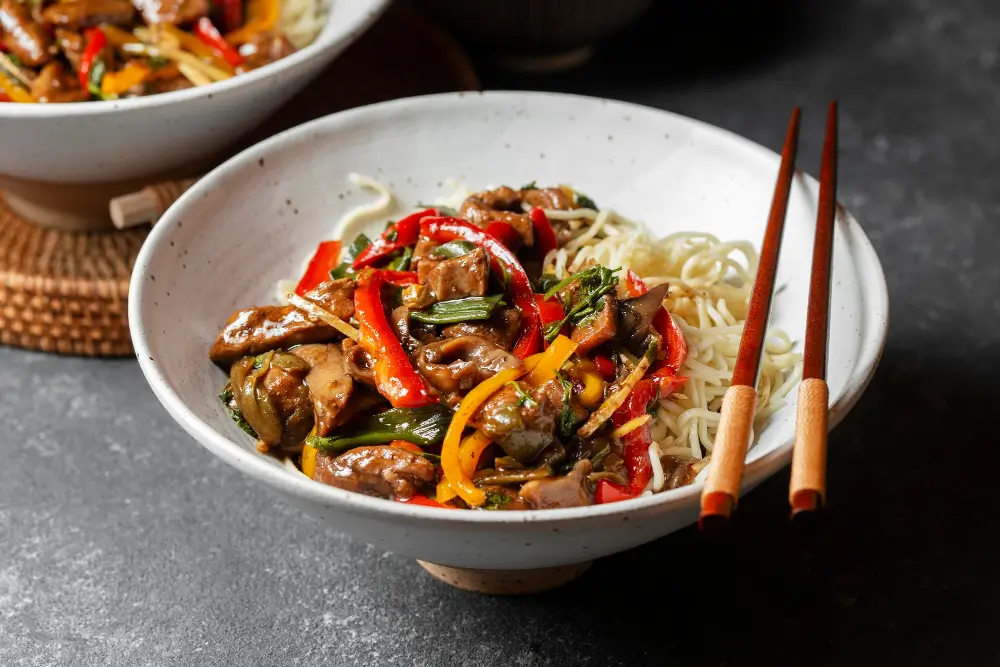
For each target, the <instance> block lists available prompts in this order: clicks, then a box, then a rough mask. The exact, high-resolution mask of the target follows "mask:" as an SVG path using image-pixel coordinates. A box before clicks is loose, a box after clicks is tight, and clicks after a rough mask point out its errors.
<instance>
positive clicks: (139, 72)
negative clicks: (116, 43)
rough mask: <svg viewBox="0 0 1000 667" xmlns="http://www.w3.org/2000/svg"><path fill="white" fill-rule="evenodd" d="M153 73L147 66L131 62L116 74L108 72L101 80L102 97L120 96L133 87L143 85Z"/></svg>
mask: <svg viewBox="0 0 1000 667" xmlns="http://www.w3.org/2000/svg"><path fill="white" fill-rule="evenodd" d="M152 73H153V70H152V68H150V67H149V65H147V64H145V63H142V62H136V61H131V62H128V63H125V66H124V67H122V68H121V69H120V70H118V71H117V72H108V73H107V74H105V75H104V78H103V79H101V94H102V95H121V94H122V93H124V92H126V91H128V90H129V89H130V88H132V87H134V86H138V85H139V84H141V83H145V82H146V80H147V79H148V78H149V75H150V74H152Z"/></svg>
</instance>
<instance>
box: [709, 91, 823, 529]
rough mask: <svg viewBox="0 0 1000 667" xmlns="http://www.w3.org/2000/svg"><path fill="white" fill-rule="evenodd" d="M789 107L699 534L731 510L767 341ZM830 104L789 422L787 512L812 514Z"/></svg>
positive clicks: (817, 471) (791, 127)
mask: <svg viewBox="0 0 1000 667" xmlns="http://www.w3.org/2000/svg"><path fill="white" fill-rule="evenodd" d="M800 117H801V111H800V109H799V108H798V107H796V108H795V109H794V110H793V111H792V118H791V121H790V122H789V124H788V134H787V135H786V137H785V146H784V148H783V149H782V152H781V167H780V169H779V171H778V180H777V183H776V185H775V189H774V198H773V199H772V201H771V212H770V215H769V217H768V221H767V228H766V230H765V232H764V242H763V244H762V246H761V252H760V262H759V265H758V268H757V276H756V277H755V279H754V284H753V291H752V292H751V296H750V306H749V309H748V311H747V318H746V324H745V325H744V328H743V334H742V336H741V338H740V348H739V352H738V353H737V357H736V366H735V368H734V369H733V380H732V384H731V386H730V387H729V389H728V390H727V391H726V394H725V396H724V397H723V400H722V414H721V416H720V420H719V428H718V430H717V431H716V436H715V447H714V448H713V452H712V465H711V468H710V470H709V474H708V480H707V481H706V483H705V489H704V491H703V492H702V496H701V516H700V518H699V520H698V525H699V526H700V527H701V528H702V530H705V529H707V528H710V527H711V526H712V524H716V523H720V522H724V521H725V520H727V519H728V518H729V516H730V514H731V513H732V511H733V510H734V509H735V507H736V503H737V500H738V498H739V493H740V481H741V478H742V476H743V466H744V462H745V460H746V455H747V450H748V448H749V445H750V433H751V428H752V426H753V420H754V413H755V411H756V405H757V391H756V389H755V387H756V384H757V377H758V374H759V370H760V358H761V354H762V353H763V349H764V342H765V340H766V338H767V321H768V317H769V315H770V311H771V299H772V297H773V295H774V277H775V272H776V269H777V265H778V254H779V251H780V246H781V236H782V231H783V229H784V225H785V214H786V212H787V210H788V196H789V193H790V191H791V186H792V179H793V178H794V175H795V156H796V153H797V152H798V142H799V119H800ZM836 191H837V102H836V101H832V102H830V106H829V109H828V111H827V118H826V137H825V139H824V143H823V158H822V163H821V167H820V185H819V210H818V213H817V216H816V235H815V239H814V241H813V257H812V269H811V276H810V282H809V305H808V309H807V314H806V336H805V353H804V357H803V363H802V382H801V384H800V385H799V396H798V411H797V413H796V421H795V447H794V450H793V454H792V479H791V484H790V488H789V493H788V500H789V503H790V505H791V508H792V513H793V515H795V514H798V513H801V512H811V511H815V510H817V509H819V508H820V507H821V506H822V504H823V500H824V498H825V496H826V438H827V430H828V421H829V407H828V406H829V392H828V389H827V384H826V351H827V350H826V348H827V340H828V330H829V327H828V320H829V312H830V274H831V269H832V258H833V222H834V215H835V207H836V201H837V195H836Z"/></svg>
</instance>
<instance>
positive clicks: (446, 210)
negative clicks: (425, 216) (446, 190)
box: [417, 202, 458, 218]
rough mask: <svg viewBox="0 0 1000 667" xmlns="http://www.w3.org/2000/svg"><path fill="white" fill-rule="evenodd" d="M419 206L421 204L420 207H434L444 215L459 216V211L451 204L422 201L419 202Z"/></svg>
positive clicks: (448, 216)
mask: <svg viewBox="0 0 1000 667" xmlns="http://www.w3.org/2000/svg"><path fill="white" fill-rule="evenodd" d="M417 206H419V207H420V208H432V209H434V210H435V211H437V212H438V215H443V216H445V217H447V218H457V217H458V211H456V210H455V209H453V208H452V207H450V206H441V205H439V204H421V203H420V202H417Z"/></svg>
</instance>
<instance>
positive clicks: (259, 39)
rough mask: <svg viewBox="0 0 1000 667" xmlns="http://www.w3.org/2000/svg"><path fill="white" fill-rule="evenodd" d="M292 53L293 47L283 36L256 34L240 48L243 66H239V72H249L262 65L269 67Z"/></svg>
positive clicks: (293, 51)
mask: <svg viewBox="0 0 1000 667" xmlns="http://www.w3.org/2000/svg"><path fill="white" fill-rule="evenodd" d="M293 53H295V47H294V46H293V45H292V43H291V42H289V41H288V38H286V37H285V36H284V35H274V34H270V33H257V34H256V35H254V36H253V38H252V39H251V40H250V41H249V42H247V43H246V44H244V45H243V46H242V47H240V55H242V56H243V59H244V60H243V64H242V65H240V71H243V72H249V71H250V70H254V69H257V68H259V67H263V66H264V65H270V64H271V63H273V62H275V61H277V60H281V59H282V58H284V57H286V56H290V55H292V54H293Z"/></svg>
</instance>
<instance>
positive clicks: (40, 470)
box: [0, 0, 1000, 666]
mask: <svg viewBox="0 0 1000 667" xmlns="http://www.w3.org/2000/svg"><path fill="white" fill-rule="evenodd" d="M686 5H697V8H695V9H692V8H689V7H686ZM686 5H681V3H669V4H662V5H661V6H660V7H659V8H658V9H657V10H655V12H654V13H653V14H651V15H649V16H647V17H646V19H645V20H644V21H643V23H642V24H641V25H640V26H638V27H637V28H636V29H635V30H633V31H632V32H630V33H629V34H628V35H625V36H623V37H621V38H619V39H617V40H615V41H614V42H613V43H611V44H609V45H607V47H606V48H605V49H604V50H602V51H601V53H600V54H599V56H598V57H597V58H596V59H595V60H594V61H592V62H591V63H589V64H588V65H587V66H586V67H585V68H583V69H581V70H579V71H577V72H574V73H571V74H565V75H560V76H555V77H548V78H522V77H514V76H510V75H501V74H497V73H486V74H485V75H484V77H483V78H484V81H485V82H486V84H487V85H488V86H489V87H491V88H523V87H528V88H538V89H554V90H565V91H575V92H581V93H586V94H593V95H602V96H607V97H612V98H618V99H625V100H631V101H636V102H641V103H646V104H651V105H655V106H659V107H663V108H668V109H671V110H673V111H677V112H680V113H682V114H686V115H689V116H693V117H695V118H699V119H702V120H706V121H708V122H710V123H714V124H717V125H720V126H722V127H725V128H728V129H731V130H733V131H735V132H738V133H740V134H743V135H745V136H747V137H749V138H751V139H753V140H755V141H758V142H760V143H762V144H764V145H767V146H769V147H771V148H774V149H778V148H779V147H780V143H781V140H782V136H783V133H784V128H785V123H786V121H787V116H788V112H789V109H790V107H791V106H792V105H793V104H803V105H805V107H806V109H805V112H806V116H805V125H804V128H803V137H802V148H803V151H802V153H801V162H800V164H801V165H802V166H804V167H805V168H807V169H808V170H809V171H811V172H813V173H815V172H816V171H817V168H816V165H817V164H818V159H819V148H820V141H821V128H822V122H823V113H824V108H825V104H826V101H827V99H828V98H829V97H831V96H837V97H838V98H839V99H840V101H841V110H842V133H841V146H842V158H841V170H840V179H841V199H842V200H843V201H844V203H845V204H847V206H848V207H850V208H851V209H852V210H853V211H854V212H855V213H856V215H857V216H858V218H859V220H860V221H861V223H862V225H863V226H864V227H865V229H866V230H867V232H868V234H869V235H870V236H871V238H872V241H873V242H874V244H875V247H876V249H877V250H878V252H879V255H880V256H881V258H882V261H883V263H884V265H885V269H886V273H887V275H888V280H889V286H890V291H891V296H892V318H891V320H892V322H891V328H890V337H889V344H888V346H887V349H886V351H885V356H884V360H883V363H882V366H881V368H880V370H879V372H878V375H877V377H876V379H875V381H874V383H873V384H872V386H871V388H870V389H869V391H868V393H867V395H866V396H865V398H864V399H863V400H862V401H861V403H860V404H859V405H858V407H857V409H856V410H855V411H854V412H853V413H852V414H851V415H850V416H849V417H848V418H847V419H846V421H845V422H844V423H843V424H842V425H841V426H840V427H839V428H838V430H837V431H836V432H835V433H834V435H833V436H832V440H831V455H830V483H831V490H832V495H831V505H830V512H829V515H828V516H827V524H826V526H825V527H824V529H823V530H822V531H821V532H820V533H819V537H809V536H807V535H798V534H796V533H794V532H793V531H791V530H789V527H788V525H787V524H786V522H785V512H786V501H785V494H786V490H787V484H788V475H787V472H786V473H784V474H779V475H777V476H776V477H775V478H774V479H772V480H771V481H770V482H768V483H766V484H764V485H762V486H761V487H760V488H759V490H757V491H756V492H754V493H753V494H752V495H750V496H749V497H748V498H747V499H746V500H745V502H744V503H743V504H742V506H741V509H740V512H739V522H738V525H737V529H736V531H735V534H734V535H733V536H732V538H731V542H729V543H726V544H711V543H706V542H705V541H704V540H703V539H701V537H700V536H699V535H698V534H697V533H696V532H695V531H693V530H685V531H682V532H680V533H678V534H675V535H673V536H671V537H668V538H665V539H662V540H659V541H657V542H655V543H653V544H650V545H647V546H645V547H643V548H640V549H636V550H634V551H631V552H629V553H625V554H621V555H619V556H615V557H613V558H608V559H607V560H605V561H602V562H599V563H597V564H596V565H595V566H594V568H593V569H592V570H591V571H590V572H589V573H588V574H587V575H586V576H585V577H584V578H583V579H582V580H580V581H578V582H577V583H575V584H572V585H570V586H568V587H567V588H565V589H563V590H561V591H558V592H554V593H551V594H547V595H542V596H538V597H534V598H529V599H488V598H481V597H477V596H474V595H470V594H465V593H461V592H458V591H455V590H452V589H449V588H447V587H445V586H443V585H440V584H438V583H436V582H434V581H432V580H431V579H430V578H429V577H427V576H426V575H425V574H424V573H423V571H422V570H420V569H419V567H418V566H417V565H416V563H414V562H412V561H409V560H404V559H401V558H398V557H395V556H393V555H389V554H383V553H378V552H377V551H375V550H374V549H371V548H366V547H365V546H364V545H360V544H357V543H354V542H351V541H349V540H347V539H346V538H343V537H341V536H338V535H336V534H332V533H329V532H326V531H324V530H321V529H320V527H319V524H318V523H316V522H314V521H313V520H311V519H308V518H303V517H301V516H299V515H297V514H296V512H295V511H294V510H292V508H290V507H289V506H287V505H285V504H284V503H282V502H279V501H276V500H275V498H274V497H272V496H271V495H269V494H268V493H262V492H261V491H260V489H259V488H258V487H256V486H254V485H253V484H251V483H250V482H249V481H247V480H245V479H244V478H242V477H241V476H240V475H239V474H238V473H237V472H236V471H234V470H232V469H230V468H228V467H226V466H225V465H223V464H222V463H220V462H218V461H216V460H215V459H214V458H213V457H212V456H211V455H210V454H209V453H208V452H207V451H205V450H203V449H201V448H200V447H198V446H197V445H196V444H194V442H193V441H192V440H191V439H189V438H188V437H187V436H186V435H184V434H183V433H182V432H181V430H180V429H179V428H178V427H177V426H176V425H174V424H173V423H172V421H171V420H170V418H169V417H168V416H167V414H166V413H165V412H164V411H163V410H162V409H161V407H160V405H159V403H158V402H157V401H156V399H155V398H154V397H153V394H152V393H151V392H150V391H149V390H148V388H147V386H146V384H145V382H144V380H143V378H142V376H141V374H140V372H139V369H138V367H137V366H136V364H135V363H134V362H131V361H91V360H81V359H62V358H56V357H49V356H43V355H39V354H30V353H26V352H21V351H15V350H8V349H3V350H0V397H2V398H0V423H2V425H3V428H2V431H0V664H2V665H5V666H6V665H52V664H82V665H126V664H127V665H147V664H148V665H174V664H176V665H182V664H183V665H271V664H297V665H320V664H325V665H368V664H371V665H470V666H472V665H476V666H478V665H494V664H503V665H511V666H514V665H518V666H535V665H602V666H603V665H641V664H668V663H669V664H686V665H719V666H721V665H738V664H763V663H768V664H783V663H792V664H796V665H804V664H838V665H843V664H849V663H848V661H853V662H855V663H857V662H859V661H862V660H866V659H869V658H870V659H873V660H874V659H879V660H880V661H882V662H883V663H885V664H906V665H911V666H915V665H986V664H998V662H1000V647H998V643H997V641H996V624H997V614H996V611H995V610H996V600H997V599H998V598H1000V577H998V576H997V574H996V563H997V562H998V557H1000V552H998V544H997V543H998V539H997V535H998V534H1000V531H998V530H997V528H996V525H995V524H996V522H997V519H998V517H1000V494H998V493H997V492H996V475H997V472H996V471H997V470H998V468H1000V454H998V452H1000V441H998V438H997V437H996V435H995V432H993V431H991V430H990V429H988V428H987V427H986V424H985V422H986V420H988V419H989V418H991V417H992V416H993V413H992V410H993V409H995V405H996V398H997V391H996V390H995V389H994V388H993V387H992V380H991V376H992V372H991V371H995V370H996V369H997V368H1000V346H998V340H1000V334H998V331H1000V263H998V260H997V258H998V256H1000V228H998V224H997V223H998V217H1000V189H998V187H997V177H998V176H1000V174H998V168H997V165H998V156H1000V138H998V137H1000V132H998V129H1000V128H998V110H1000V108H998V107H1000V69H998V68H1000V63H998V46H1000V5H998V4H997V3H995V2H990V1H989V0H980V1H978V2H973V1H971V0H965V1H953V2H949V3H944V2H932V1H931V0H907V1H902V0H898V1H897V0H881V1H879V0H866V1H864V2H853V1H850V0H844V1H843V2H823V3H820V2H813V3H794V2H789V3H787V5H785V4H782V3H773V2H753V3H722V2H715V1H710V2H700V3H686ZM734 12H735V13H734ZM780 17H785V18H780ZM594 539H600V536H598V535H595V538H594ZM644 605H645V607H644V609H640V607H643V606H644ZM865 664H867V663H865Z"/></svg>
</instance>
